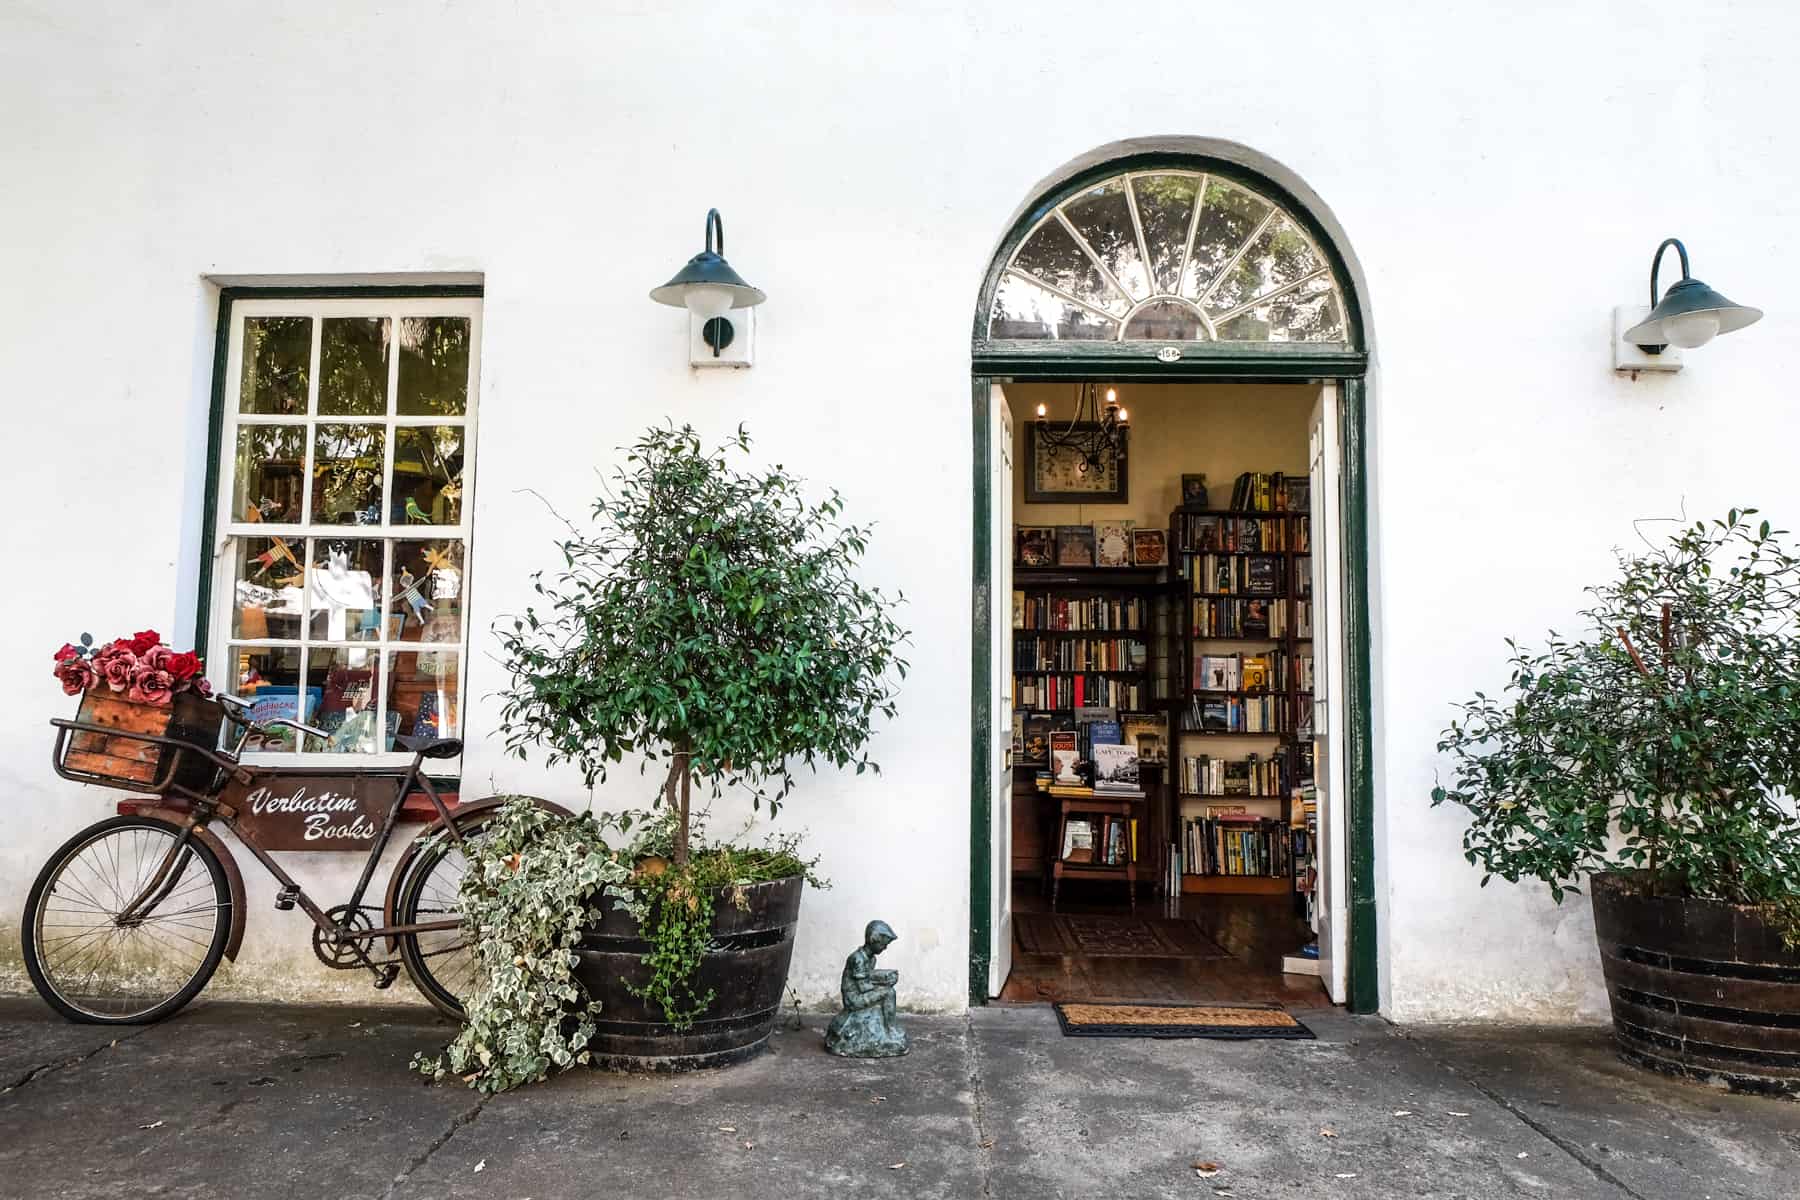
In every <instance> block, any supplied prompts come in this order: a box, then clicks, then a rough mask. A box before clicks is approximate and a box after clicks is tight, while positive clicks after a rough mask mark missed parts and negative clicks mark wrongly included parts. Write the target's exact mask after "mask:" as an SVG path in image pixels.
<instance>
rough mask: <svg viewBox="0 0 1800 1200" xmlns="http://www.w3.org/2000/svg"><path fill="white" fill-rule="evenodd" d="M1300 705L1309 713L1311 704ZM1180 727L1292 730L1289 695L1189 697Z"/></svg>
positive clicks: (1221, 730) (1194, 730)
mask: <svg viewBox="0 0 1800 1200" xmlns="http://www.w3.org/2000/svg"><path fill="white" fill-rule="evenodd" d="M1302 707H1304V708H1305V709H1306V710H1307V712H1308V713H1309V714H1310V713H1311V711H1312V705H1310V704H1307V705H1303V706H1302ZM1309 724H1310V718H1309ZM1181 728H1182V730H1183V731H1185V732H1188V733H1250V734H1280V733H1286V732H1288V730H1290V729H1292V728H1293V721H1292V720H1291V712H1290V706H1289V703H1288V698H1287V696H1286V695H1285V694H1282V693H1279V692H1277V693H1275V694H1273V695H1269V696H1212V695H1199V696H1192V697H1190V698H1189V699H1188V706H1187V708H1185V709H1183V710H1182V713H1181ZM1308 736H1311V734H1310V733H1309V734H1308Z"/></svg>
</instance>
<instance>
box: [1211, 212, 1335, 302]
mask: <svg viewBox="0 0 1800 1200" xmlns="http://www.w3.org/2000/svg"><path fill="white" fill-rule="evenodd" d="M1324 265H1325V264H1324V263H1323V262H1322V261H1320V259H1319V256H1318V254H1317V253H1316V252H1315V251H1314V250H1313V248H1312V243H1311V242H1309V241H1308V240H1307V239H1306V235H1305V234H1303V233H1301V232H1300V227H1299V226H1297V225H1295V224H1294V223H1293V222H1292V221H1290V220H1288V219H1287V218H1286V217H1277V218H1275V220H1273V221H1271V222H1270V223H1269V227H1268V228H1267V229H1265V230H1263V233H1262V236H1261V237H1259V238H1257V239H1256V244H1255V245H1253V246H1251V247H1250V249H1249V250H1247V251H1245V252H1244V257H1243V258H1241V259H1239V260H1238V264H1237V266H1235V267H1233V268H1232V269H1231V274H1230V276H1229V277H1227V278H1225V279H1223V280H1221V281H1220V282H1219V284H1218V286H1217V287H1215V288H1214V289H1213V294H1212V295H1211V297H1209V298H1208V299H1207V301H1206V312H1207V315H1209V316H1216V315H1218V314H1220V313H1227V312H1230V311H1232V310H1233V309H1236V308H1241V307H1242V306H1244V305H1245V304H1248V303H1249V302H1250V301H1252V300H1254V299H1256V298H1257V297H1258V296H1263V295H1267V294H1268V293H1270V292H1273V291H1276V290H1277V289H1279V288H1282V287H1285V286H1286V285H1288V284H1290V283H1292V282H1294V280H1296V279H1300V278H1302V277H1303V276H1306V275H1310V274H1312V273H1313V272H1314V271H1317V270H1319V269H1320V268H1321V267H1323V266H1324Z"/></svg>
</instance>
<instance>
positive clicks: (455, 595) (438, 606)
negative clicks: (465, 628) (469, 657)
mask: <svg viewBox="0 0 1800 1200" xmlns="http://www.w3.org/2000/svg"><path fill="white" fill-rule="evenodd" d="M462 594H463V547H462V543H461V542H457V541H450V540H444V541H435V542H395V543H394V574H393V577H392V578H390V579H389V580H388V595H390V596H392V597H393V599H392V601H390V607H389V610H388V611H389V614H390V615H389V616H388V625H389V628H388V637H389V638H391V639H393V640H395V641H403V642H455V641H460V640H461V639H462Z"/></svg>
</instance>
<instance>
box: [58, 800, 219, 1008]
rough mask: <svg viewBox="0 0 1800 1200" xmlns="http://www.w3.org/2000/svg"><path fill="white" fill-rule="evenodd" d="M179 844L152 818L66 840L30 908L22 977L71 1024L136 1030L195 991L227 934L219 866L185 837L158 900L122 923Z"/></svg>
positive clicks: (172, 828)
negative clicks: (127, 912) (185, 840)
mask: <svg viewBox="0 0 1800 1200" xmlns="http://www.w3.org/2000/svg"><path fill="white" fill-rule="evenodd" d="M180 837H181V827H180V826H178V825H175V824H173V823H171V822H169V821H165V820H161V819H159V818H156V817H142V816H134V817H113V818H111V819H110V820H105V821H101V822H100V823H99V824H97V825H90V826H89V827H88V828H86V829H84V830H82V831H81V832H80V833H78V834H76V835H75V836H74V837H72V838H70V839H69V840H68V841H67V842H65V843H63V846H62V848H61V849H59V850H58V851H57V852H56V853H55V854H54V855H52V856H51V858H50V861H49V862H47V863H45V864H44V869H43V870H42V871H40V872H38V877H37V882H36V883H34V884H33V885H32V887H31V893H30V895H29V897H28V898H27V899H26V901H25V920H24V928H23V941H24V951H25V970H26V972H27V973H28V974H29V975H30V976H31V982H32V985H33V986H34V987H36V988H37V990H38V994H39V995H41V996H42V997H43V998H44V1000H45V1002H46V1003H48V1004H49V1005H50V1007H51V1008H54V1009H55V1010H56V1011H57V1012H59V1013H61V1014H62V1015H63V1016H65V1017H67V1018H68V1019H69V1020H71V1021H82V1022H86V1023H89V1024H96V1025H142V1024H148V1023H149V1022H152V1021H160V1020H162V1019H163V1018H164V1017H167V1016H170V1015H172V1014H174V1013H175V1012H176V1011H178V1010H179V1009H180V1008H181V1007H182V1005H184V1004H186V1003H187V1002H188V1001H189V1000H192V999H193V998H194V997H195V996H196V995H198V994H199V992H200V989H201V988H203V987H205V986H206V982H207V980H209V979H211V978H212V974H213V972H214V971H215V970H217V969H218V966H219V959H220V958H221V957H223V956H224V953H225V942H226V939H227V938H228V937H229V936H230V934H231V892H230V889H229V887H228V885H227V883H226V880H225V869H224V867H223V866H221V865H220V863H219V860H218V858H217V857H215V856H214V854H213V852H212V850H211V849H209V848H208V847H207V846H206V844H205V843H203V842H201V841H199V840H197V839H189V840H188V842H187V844H186V845H185V846H184V847H183V848H182V850H181V852H180V854H179V856H178V857H177V859H176V861H175V864H174V866H173V867H172V868H171V870H170V872H169V874H168V875H167V876H166V877H165V878H164V881H163V883H162V884H161V885H160V886H159V887H158V888H157V890H156V892H155V893H154V897H153V899H154V902H153V903H151V904H148V905H146V906H144V907H143V908H142V909H141V910H139V911H137V912H135V913H133V914H131V915H130V916H126V915H125V910H126V909H127V907H129V906H130V905H131V903H132V901H133V900H135V899H136V898H137V897H138V896H140V895H141V894H142V893H143V892H144V889H145V888H146V887H148V886H149V885H150V883H151V881H152V880H154V879H155V878H156V874H157V871H158V870H159V869H160V868H161V866H162V865H163V862H164V860H165V859H166V858H167V857H168V855H169V851H170V850H171V849H173V848H174V847H175V845H176V844H177V842H178V841H179V839H180Z"/></svg>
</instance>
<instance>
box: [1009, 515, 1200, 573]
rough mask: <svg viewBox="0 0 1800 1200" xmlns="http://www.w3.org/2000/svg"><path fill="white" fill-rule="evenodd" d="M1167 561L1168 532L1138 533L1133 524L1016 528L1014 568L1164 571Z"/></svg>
mask: <svg viewBox="0 0 1800 1200" xmlns="http://www.w3.org/2000/svg"><path fill="white" fill-rule="evenodd" d="M1168 561H1169V535H1168V533H1167V531H1165V530H1161V529H1153V528H1152V529H1139V528H1137V525H1136V523H1135V522H1133V521H1096V522H1094V523H1093V524H1092V525H1017V526H1014V527H1013V564H1014V565H1015V566H1020V567H1161V566H1165V565H1167V563H1168Z"/></svg>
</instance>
